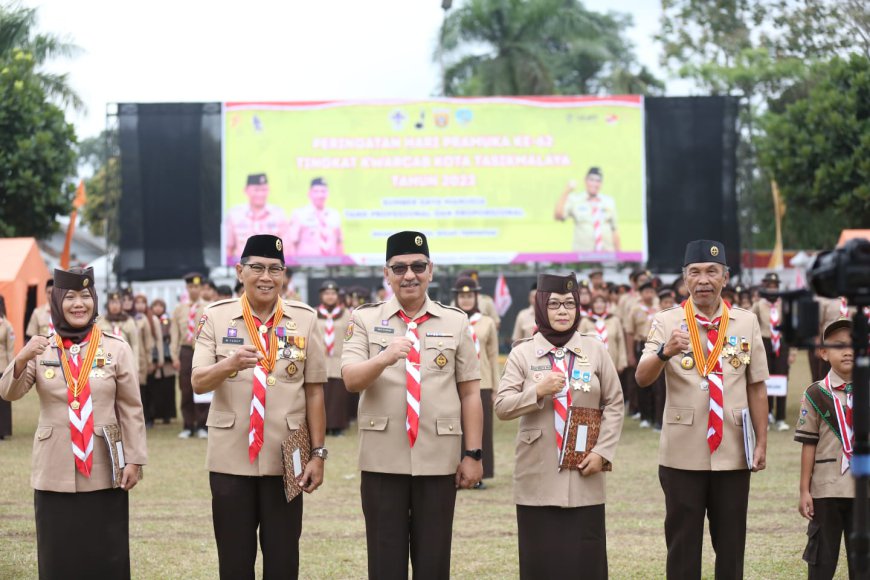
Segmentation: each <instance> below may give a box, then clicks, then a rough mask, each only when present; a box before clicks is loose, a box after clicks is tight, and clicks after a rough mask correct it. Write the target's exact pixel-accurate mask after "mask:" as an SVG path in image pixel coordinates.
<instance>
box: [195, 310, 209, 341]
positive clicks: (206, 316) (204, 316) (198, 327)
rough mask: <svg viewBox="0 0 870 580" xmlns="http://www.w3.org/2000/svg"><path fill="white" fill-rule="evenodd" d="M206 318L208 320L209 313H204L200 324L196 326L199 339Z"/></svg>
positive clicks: (197, 338)
mask: <svg viewBox="0 0 870 580" xmlns="http://www.w3.org/2000/svg"><path fill="white" fill-rule="evenodd" d="M206 320H208V315H206V314H203V315H202V318H200V319H199V324H198V325H197V326H196V340H199V333H200V332H202V327H203V326H204V325H205V321H206Z"/></svg>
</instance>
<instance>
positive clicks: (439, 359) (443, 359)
mask: <svg viewBox="0 0 870 580" xmlns="http://www.w3.org/2000/svg"><path fill="white" fill-rule="evenodd" d="M435 364H436V365H438V368H439V369H443V368H444V366H445V365H446V364H447V357H446V356H444V354H443V353H442V354H439V355H438V356H436V357H435Z"/></svg>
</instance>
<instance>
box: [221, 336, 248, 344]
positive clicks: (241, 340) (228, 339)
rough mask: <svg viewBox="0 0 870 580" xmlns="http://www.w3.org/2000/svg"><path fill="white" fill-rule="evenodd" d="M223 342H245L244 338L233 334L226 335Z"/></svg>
mask: <svg viewBox="0 0 870 580" xmlns="http://www.w3.org/2000/svg"><path fill="white" fill-rule="evenodd" d="M221 342H222V343H224V344H245V339H244V338H234V337H232V336H225V337H223V338H222V339H221Z"/></svg>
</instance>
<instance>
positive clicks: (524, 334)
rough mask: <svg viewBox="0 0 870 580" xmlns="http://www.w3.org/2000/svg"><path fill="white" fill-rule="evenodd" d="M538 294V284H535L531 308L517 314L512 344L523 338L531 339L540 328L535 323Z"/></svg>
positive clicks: (530, 297) (530, 302)
mask: <svg viewBox="0 0 870 580" xmlns="http://www.w3.org/2000/svg"><path fill="white" fill-rule="evenodd" d="M537 292H538V283H537V282H535V283H534V284H532V289H531V290H529V307H528V308H523V309H522V310H520V311H519V312H517V318H516V321H515V322H514V332H513V334H512V335H511V342H516V341H518V340H520V339H523V338H531V337H532V335H533V334H535V329H536V328H537V327H538V325H537V324H536V323H535V294H536V293H537Z"/></svg>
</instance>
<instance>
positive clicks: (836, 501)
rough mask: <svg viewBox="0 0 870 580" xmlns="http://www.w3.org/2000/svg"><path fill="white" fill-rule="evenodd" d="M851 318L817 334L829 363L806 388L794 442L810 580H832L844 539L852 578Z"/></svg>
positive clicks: (853, 576)
mask: <svg viewBox="0 0 870 580" xmlns="http://www.w3.org/2000/svg"><path fill="white" fill-rule="evenodd" d="M851 333H852V321H851V320H849V319H848V318H841V319H839V320H835V321H834V322H832V323H830V324H829V325H828V326H827V327H826V328H825V331H824V333H823V335H822V336H823V342H824V344H825V345H826V346H825V347H823V348H821V349H819V355H820V356H821V357H822V358H823V359H824V360H825V361H827V362H828V363H829V364H830V365H831V370H830V371H829V372H828V373H827V375H825V377H824V379H822V380H821V381H816V382H814V383H813V384H812V385H810V386H809V388H807V390H806V392H805V393H804V395H803V397H802V398H801V410H800V415H799V416H798V422H797V427H796V428H795V434H794V440H795V441H797V442H798V443H802V444H803V448H802V450H801V471H800V503H799V504H798V511H799V512H800V514H801V515H802V516H803V517H805V518H806V519H808V520H809V521H810V523H809V526H808V529H807V537H808V541H807V547H806V550H805V551H804V555H803V558H804V560H805V561H806V562H807V566H808V572H809V575H808V577H809V578H811V579H817V578H818V579H821V578H826V579H828V578H833V577H834V573H835V572H836V571H837V560H838V559H839V557H840V538H841V537H843V536H845V539H846V558H847V563H848V568H849V578H856V577H857V572H856V570H855V562H854V561H853V560H852V549H853V546H852V541H851V539H850V535H851V533H852V526H853V521H852V518H853V505H852V504H853V499H854V497H855V479H854V478H853V477H852V475H853V474H852V470H851V466H852V453H853V451H854V445H855V433H854V430H853V427H854V425H853V423H852V371H853V369H854V366H855V351H854V349H853V348H852V337H851Z"/></svg>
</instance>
